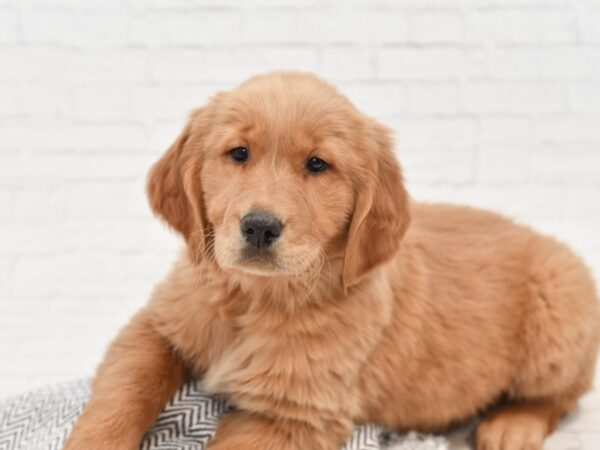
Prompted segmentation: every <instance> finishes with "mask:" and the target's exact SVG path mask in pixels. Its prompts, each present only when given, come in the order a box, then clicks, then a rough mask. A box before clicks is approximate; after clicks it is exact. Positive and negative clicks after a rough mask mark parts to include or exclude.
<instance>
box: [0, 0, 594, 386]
mask: <svg viewBox="0 0 600 450" xmlns="http://www.w3.org/2000/svg"><path fill="white" fill-rule="evenodd" d="M272 68H297V69H304V70H311V71H315V72H317V73H319V74H321V75H323V76H325V77H327V78H328V79H330V80H331V81H333V82H335V83H336V84H338V85H339V86H340V87H341V88H342V89H343V90H344V91H345V92H346V93H347V94H348V95H349V96H350V97H351V99H352V100H353V101H354V102H355V103H356V104H357V105H358V106H359V107H360V108H362V109H363V110H364V111H365V112H367V113H369V114H371V115H373V116H375V117H377V118H379V119H380V120H382V121H383V122H385V123H387V124H388V125H390V126H392V127H393V128H394V129H395V130H396V131H397V134H398V150H397V151H398V155H399V157H400V160H401V161H402V163H403V165H404V167H405V172H406V177H407V179H408V186H409V189H410V190H411V192H412V194H413V196H414V197H415V198H417V199H432V200H447V201H452V202H459V203H469V204H473V205H479V206H485V207H489V208H492V209H495V210H498V211H502V212H504V213H506V214H508V215H510V216H512V217H514V218H516V219H518V220H519V221H521V222H525V223H529V224H532V225H535V226H537V227H538V228H541V229H542V230H544V231H546V232H548V233H552V234H555V235H557V236H559V237H560V238H562V239H563V240H565V241H568V242H570V243H571V244H572V245H573V246H574V247H575V248H576V249H577V250H578V251H579V252H580V253H581V254H582V255H583V256H584V257H585V258H586V260H587V261H588V263H589V264H590V265H591V266H592V267H593V269H594V272H595V274H596V276H597V277H598V276H599V275H600V231H599V230H600V2H599V1H598V0H590V1H584V0H581V1H578V0H464V1H452V0H405V1H402V0H387V1H386V0H353V1H343V2H342V1H340V2H334V1H331V0H329V1H322V0H244V1H242V0H239V1H237V0H236V1H234V0H225V1H223V0H220V1H214V2H213V1H208V0H129V1H126V0H121V1H118V0H103V1H101V0H80V1H78V0H0V356H1V364H0V396H4V395H9V394H13V393H16V392H18V391H22V390H26V389H29V388H31V387H34V386H37V385H40V384H44V383H48V382H53V381H58V380H64V379H71V378H75V377H81V376H84V375H89V374H91V373H92V371H93V369H94V367H95V365H96V364H97V362H98V361H99V359H100V357H101V354H102V352H103V349H104V348H105V346H106V345H107V343H108V342H109V340H110V339H111V338H112V337H113V336H114V334H115V332H116V331H117V329H118V328H119V327H120V326H122V325H123V324H124V323H125V322H126V320H127V318H128V317H129V316H130V315H131V314H132V313H133V312H134V311H135V310H136V309H137V308H139V307H140V306H141V305H142V304H143V303H144V302H145V301H146V299H147V297H148V293H149V291H150V289H151V288H152V286H153V284H154V283H155V282H157V281H158V280H159V279H160V277H161V276H162V275H163V274H164V273H165V271H166V270H167V268H168V267H169V264H170V262H171V260H172V259H173V254H174V252H175V251H176V249H177V247H178V245H179V241H178V239H177V238H176V237H174V236H173V235H171V234H169V232H168V231H167V230H166V229H165V228H164V227H163V226H162V225H160V224H159V223H158V221H157V220H156V219H154V218H153V217H152V216H151V214H150V213H149V210H148V207H147V204H146V200H145V197H144V192H143V185H144V178H145V174H146V171H147V170H148V168H149V166H150V164H151V163H152V162H153V161H154V160H155V159H157V157H158V156H159V154H160V153H161V152H162V151H163V150H164V149H165V148H166V147H167V146H168V144H169V143H170V142H171V141H172V140H173V139H174V137H175V136H176V134H177V133H178V131H179V129H180V128H181V126H182V124H183V120H184V117H185V115H186V113H187V111H188V110H189V109H191V108H192V107H194V106H196V105H198V104H200V103H202V102H203V101H204V100H205V99H206V98H207V96H208V95H210V94H211V93H213V92H215V91H216V90H217V89H222V88H228V87H232V86H234V85H235V84H236V83H237V82H239V81H241V80H243V79H244V78H246V77H248V76H249V75H252V74H255V73H259V72H263V71H265V70H268V69H272Z"/></svg>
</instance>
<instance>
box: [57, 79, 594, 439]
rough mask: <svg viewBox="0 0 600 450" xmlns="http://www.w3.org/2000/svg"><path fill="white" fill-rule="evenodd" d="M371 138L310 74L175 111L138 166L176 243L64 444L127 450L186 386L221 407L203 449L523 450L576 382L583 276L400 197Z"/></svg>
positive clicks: (467, 211)
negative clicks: (144, 167)
mask: <svg viewBox="0 0 600 450" xmlns="http://www.w3.org/2000/svg"><path fill="white" fill-rule="evenodd" d="M392 147H393V143H392V140H391V138H390V133H389V130H387V129H386V128H385V127H383V126H382V125H380V124H379V123H377V122H375V121H374V120H372V119H370V118H368V117H366V116H364V115H363V114H361V113H360V112H359V111H358V110H357V109H356V108H355V107H353V105H352V104H351V103H350V102H349V101H348V100H347V99H346V98H345V97H344V96H342V95H341V94H340V93H339V92H337V91H336V90H335V89H334V88H333V87H332V86H330V85H329V84H327V83H325V82H323V81H322V80H320V79H318V78H317V77H316V76H314V75H310V74H303V73H292V72H276V73H270V74H267V75H262V76H257V77H254V78H252V79H250V80H248V81H247V82H245V83H243V84H242V85H241V86H239V87H238V88H236V89H234V90H232V91H231V92H220V93H218V94H217V95H216V96H215V97H214V98H213V99H212V100H211V101H210V102H209V103H208V104H207V105H206V106H204V107H201V108H199V109H196V110H195V111H194V112H193V113H192V115H191V118H190V120H189V122H188V124H187V125H186V126H185V128H184V130H183V132H182V133H181V135H180V136H179V137H178V138H177V140H176V141H175V142H174V144H173V145H172V146H171V148H169V149H168V151H167V152H166V153H165V154H164V156H163V157H162V159H160V160H159V161H158V162H157V163H156V164H155V165H154V167H153V168H152V170H151V172H150V175H149V179H148V195H149V198H150V204H151V206H152V209H153V210H154V211H155V212H156V214H158V215H159V216H161V217H162V218H163V219H164V220H165V221H166V222H167V223H168V224H169V225H170V226H171V227H172V228H174V229H175V230H176V231H178V232H179V233H180V234H181V235H182V236H183V238H184V239H185V241H186V244H187V252H184V253H183V254H182V255H181V257H180V259H179V260H178V261H177V263H176V264H175V266H174V268H173V270H172V272H171V273H170V274H169V275H168V276H167V278H166V279H165V280H164V281H163V282H162V283H160V284H159V285H158V286H157V288H156V290H155V292H154V293H153V295H152V298H151V299H150V301H149V303H148V305H147V306H146V307H145V308H143V309H142V310H141V311H140V312H139V313H138V314H137V315H136V316H135V317H134V318H133V319H132V320H131V322H130V323H129V325H127V326H126V327H125V328H124V329H123V330H122V331H121V333H120V334H119V336H118V337H117V338H116V340H115V341H114V342H113V344H112V346H111V347H110V348H109V350H108V353H107V354H106V357H105V359H104V362H103V363H102V364H101V365H100V367H99V369H98V372H97V375H96V377H95V380H94V382H93V394H92V397H91V399H90V401H89V403H88V405H87V407H86V409H85V411H84V413H83V415H82V416H81V418H80V419H79V421H78V422H77V424H76V425H75V427H74V429H73V431H72V433H71V435H70V438H69V439H68V442H67V444H66V449H68V450H94V449H98V450H99V449H103V450H109V449H110V450H134V449H137V448H138V446H139V444H140V440H141V438H142V435H143V434H144V432H145V431H146V429H147V428H148V427H150V426H151V425H152V424H153V422H154V420H155V419H156V417H157V415H158V414H159V412H160V411H161V408H163V406H164V404H165V402H166V401H167V400H168V399H169V398H170V397H171V396H172V395H173V394H174V392H175V391H176V390H177V388H178V387H179V386H180V384H181V383H182V382H183V381H184V380H185V379H186V378H188V377H198V378H200V379H202V382H203V385H204V388H205V389H206V390H207V391H209V392H215V393H223V394H226V395H227V396H228V398H229V399H230V401H231V403H232V404H233V405H234V406H235V410H234V411H233V412H231V413H230V414H228V415H227V416H226V417H225V418H224V419H223V420H222V421H221V422H220V424H219V427H218V431H217V434H216V436H215V438H214V439H213V440H212V441H211V443H210V445H209V448H210V449H211V450H239V449H248V450H335V449H338V448H339V447H340V446H341V445H342V444H343V443H344V441H345V440H346V439H347V437H348V435H349V432H350V430H351V428H352V426H353V425H354V424H357V423H364V422H377V423H380V424H383V425H385V426H387V427H390V428H392V429H402V430H406V429H417V430H423V431H428V430H440V429H444V428H446V427H448V426H449V425H451V424H453V423H457V422H461V421H464V420H466V419H468V418H469V417H472V416H473V415H475V414H476V413H478V412H482V411H487V410H489V411H490V412H489V414H487V416H486V417H485V418H484V419H483V422H482V423H481V425H480V426H479V428H478V430H477V439H476V441H477V448H478V449H479V450H524V449H527V450H539V449H541V448H542V445H543V441H544V438H545V436H546V435H548V434H549V433H550V432H551V431H552V430H553V428H554V427H555V426H556V424H557V421H558V419H559V418H560V416H561V415H563V414H564V413H566V412H568V411H569V410H571V409H573V408H574V407H575V405H576V402H577V399H578V397H579V396H581V395H582V394H583V393H584V392H585V391H587V390H588V389H589V388H590V385H591V383H592V379H593V371H594V365H595V360H596V356H597V352H598V343H599V329H600V312H599V303H598V299H597V294H596V291H595V287H594V283H593V281H592V278H591V276H590V273H589V271H588V269H587V268H586V267H585V266H584V264H583V263H582V262H581V260H580V259H579V258H578V257H577V256H575V255H574V254H573V252H572V251H571V250H570V249H569V248H567V247H566V246H564V245H563V244H561V243H559V242H557V241H555V240H554V239H552V238H549V237H545V236H542V235H540V234H538V233H536V232H534V231H532V230H531V229H529V228H527V227H524V226H520V225H516V224H514V223H512V222H511V221H509V220H507V219H505V218H502V217H500V216H498V215H496V214H492V213H489V212H484V211H479V210H476V209H471V208H466V207H458V206H450V205H443V204H420V203H417V202H413V201H411V200H410V199H409V197H408V195H407V193H406V191H405V189H404V186H403V182H402V175H401V171H400V167H399V165H398V162H397V161H396V159H395V157H394V153H393V150H392Z"/></svg>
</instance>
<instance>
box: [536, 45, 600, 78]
mask: <svg viewBox="0 0 600 450" xmlns="http://www.w3.org/2000/svg"><path fill="white" fill-rule="evenodd" d="M539 58H540V68H541V76H542V78H550V79H576V80H588V79H589V80H591V79H597V78H598V77H600V49H598V48H596V47H575V46H562V45H561V46H553V47H550V48H541V49H540V50H539Z"/></svg>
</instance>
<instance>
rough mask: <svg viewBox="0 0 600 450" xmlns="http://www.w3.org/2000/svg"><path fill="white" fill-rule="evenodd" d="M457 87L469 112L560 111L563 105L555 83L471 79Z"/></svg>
mask: <svg viewBox="0 0 600 450" xmlns="http://www.w3.org/2000/svg"><path fill="white" fill-rule="evenodd" d="M461 91H462V92H461V100H462V103H463V108H464V109H465V111H467V112H473V113H530V112H560V111H564V110H565V109H566V105H567V100H566V91H565V88H564V86H563V85H562V84H559V83H551V82H546V83H543V82H523V83H506V82H473V83H468V84H464V85H463V86H462V89H461Z"/></svg>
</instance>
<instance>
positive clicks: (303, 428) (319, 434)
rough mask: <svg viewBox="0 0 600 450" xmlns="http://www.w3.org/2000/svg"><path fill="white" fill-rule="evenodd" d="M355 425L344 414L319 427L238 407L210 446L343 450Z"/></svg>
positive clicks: (220, 449) (222, 422) (234, 449)
mask: <svg viewBox="0 0 600 450" xmlns="http://www.w3.org/2000/svg"><path fill="white" fill-rule="evenodd" d="M351 428H352V421H351V420H349V419H348V420H346V419H343V418H341V417H340V418H339V420H337V419H336V420H335V421H328V422H326V423H323V424H322V426H319V427H316V426H314V425H311V424H308V423H306V422H303V421H299V420H291V419H283V418H277V417H266V416H263V415H260V414H256V413H250V412H246V411H235V412H232V413H229V414H227V415H226V416H224V417H223V418H222V419H221V420H220V421H219V425H218V428H217V434H216V435H215V437H214V438H213V439H212V440H211V441H210V442H209V445H208V450H239V449H244V450H339V448H340V447H341V446H342V445H343V444H344V442H345V441H346V440H347V439H348V436H349V435H350V431H351Z"/></svg>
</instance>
